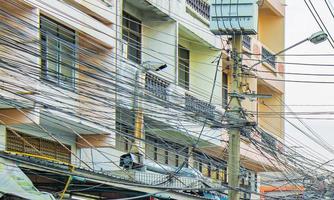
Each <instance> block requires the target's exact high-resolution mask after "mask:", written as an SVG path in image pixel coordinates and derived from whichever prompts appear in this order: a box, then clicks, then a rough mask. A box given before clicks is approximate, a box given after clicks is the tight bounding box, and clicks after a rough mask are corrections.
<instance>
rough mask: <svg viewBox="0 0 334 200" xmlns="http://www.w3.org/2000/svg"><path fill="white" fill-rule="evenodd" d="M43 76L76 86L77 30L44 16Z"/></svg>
mask: <svg viewBox="0 0 334 200" xmlns="http://www.w3.org/2000/svg"><path fill="white" fill-rule="evenodd" d="M40 34H41V39H42V45H41V50H42V77H43V78H44V79H45V80H48V81H52V82H54V83H56V84H59V85H63V86H71V87H74V80H75V32H74V31H73V30H71V29H69V28H67V27H65V26H62V25H60V24H58V23H56V22H54V21H53V20H51V19H48V18H46V17H44V16H41V18H40Z"/></svg>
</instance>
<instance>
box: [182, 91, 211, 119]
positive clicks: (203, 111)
mask: <svg viewBox="0 0 334 200" xmlns="http://www.w3.org/2000/svg"><path fill="white" fill-rule="evenodd" d="M185 97H186V98H185V110H187V111H191V112H193V113H195V115H197V116H201V117H204V118H206V119H210V120H214V118H215V115H214V113H215V106H213V105H211V104H209V103H207V102H205V101H202V100H199V99H198V98H196V97H194V96H192V95H189V94H186V96H185Z"/></svg>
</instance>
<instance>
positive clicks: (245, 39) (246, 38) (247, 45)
mask: <svg viewBox="0 0 334 200" xmlns="http://www.w3.org/2000/svg"><path fill="white" fill-rule="evenodd" d="M251 43H252V38H251V37H250V36H248V35H243V36H242V45H243V46H244V47H245V48H246V49H248V50H251Z"/></svg>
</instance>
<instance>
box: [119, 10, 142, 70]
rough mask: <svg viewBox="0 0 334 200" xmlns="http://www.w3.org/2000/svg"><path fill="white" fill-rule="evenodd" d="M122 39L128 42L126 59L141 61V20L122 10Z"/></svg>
mask: <svg viewBox="0 0 334 200" xmlns="http://www.w3.org/2000/svg"><path fill="white" fill-rule="evenodd" d="M122 31H123V40H124V41H125V42H127V44H128V55H127V56H128V59H129V60H132V61H133V62H135V63H138V64H139V63H141V21H139V20H138V19H136V18H134V17H133V16H131V15H129V14H128V13H126V12H123V30H122Z"/></svg>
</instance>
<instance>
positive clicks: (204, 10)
mask: <svg viewBox="0 0 334 200" xmlns="http://www.w3.org/2000/svg"><path fill="white" fill-rule="evenodd" d="M186 3H187V5H188V6H189V7H190V8H191V9H192V10H194V11H195V12H196V13H197V14H199V15H200V16H201V17H203V18H204V19H206V20H209V19H210V5H209V4H208V3H207V2H206V1H203V0H186Z"/></svg>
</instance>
